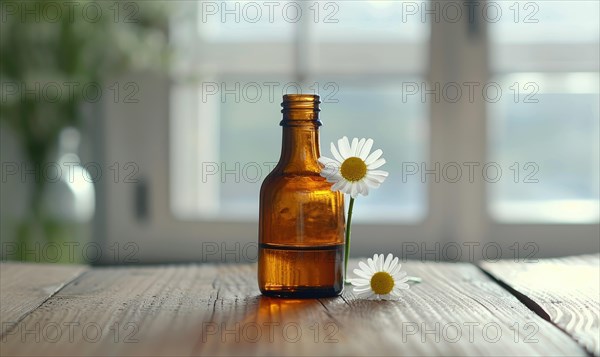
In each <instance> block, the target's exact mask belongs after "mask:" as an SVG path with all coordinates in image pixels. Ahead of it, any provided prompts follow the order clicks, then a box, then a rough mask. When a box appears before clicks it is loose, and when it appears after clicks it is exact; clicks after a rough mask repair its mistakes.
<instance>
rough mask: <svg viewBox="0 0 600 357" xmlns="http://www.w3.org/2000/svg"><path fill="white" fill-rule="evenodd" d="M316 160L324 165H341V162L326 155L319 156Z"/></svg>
mask: <svg viewBox="0 0 600 357" xmlns="http://www.w3.org/2000/svg"><path fill="white" fill-rule="evenodd" d="M318 161H319V162H320V163H321V164H323V166H325V167H339V166H340V165H341V163H339V162H337V161H336V160H334V159H330V158H328V157H327V156H321V157H320V158H319V159H318Z"/></svg>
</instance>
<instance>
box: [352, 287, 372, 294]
mask: <svg viewBox="0 0 600 357" xmlns="http://www.w3.org/2000/svg"><path fill="white" fill-rule="evenodd" d="M352 292H353V293H355V294H358V295H359V296H360V295H370V294H371V286H368V287H366V288H352Z"/></svg>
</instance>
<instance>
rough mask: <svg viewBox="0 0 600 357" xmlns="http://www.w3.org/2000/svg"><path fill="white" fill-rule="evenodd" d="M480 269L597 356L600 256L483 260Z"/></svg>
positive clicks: (599, 310)
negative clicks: (507, 287)
mask: <svg viewBox="0 0 600 357" xmlns="http://www.w3.org/2000/svg"><path fill="white" fill-rule="evenodd" d="M481 266H482V268H483V269H484V270H485V271H487V272H489V273H490V274H491V275H493V276H494V277H495V278H496V279H498V280H499V281H501V282H503V283H504V284H506V285H508V286H509V287H510V288H512V289H514V290H516V291H517V292H518V293H520V294H522V295H521V298H522V300H523V301H524V302H525V304H526V305H528V306H530V307H531V308H532V309H535V310H538V311H541V315H542V316H545V318H546V319H548V320H550V321H552V322H553V323H554V324H556V326H558V327H559V328H561V329H562V330H564V331H565V332H566V333H568V334H569V335H571V336H572V337H573V338H574V339H575V340H576V341H577V342H579V343H580V344H581V345H582V346H584V348H585V349H586V350H587V351H588V352H589V353H591V354H594V355H596V356H599V355H600V325H599V321H600V317H599V312H600V255H599V254H593V255H582V256H575V257H566V258H556V259H542V260H538V261H533V262H514V261H500V262H485V263H481Z"/></svg>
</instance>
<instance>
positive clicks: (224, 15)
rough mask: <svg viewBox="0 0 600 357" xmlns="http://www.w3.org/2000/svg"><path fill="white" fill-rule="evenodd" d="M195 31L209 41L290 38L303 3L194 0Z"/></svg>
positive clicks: (278, 39)
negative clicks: (196, 25) (196, 16)
mask: <svg viewBox="0 0 600 357" xmlns="http://www.w3.org/2000/svg"><path fill="white" fill-rule="evenodd" d="M197 4H198V8H197V11H198V33H199V35H200V37H201V38H202V39H204V40H206V41H209V42H227V41H231V42H239V41H248V42H266V41H290V40H291V39H292V35H293V31H294V24H295V23H297V22H298V21H300V20H302V16H303V11H302V10H303V7H304V6H303V5H302V4H301V3H300V2H295V1H266V2H260V1H259V2H256V1H251V0H234V1H198V3H197Z"/></svg>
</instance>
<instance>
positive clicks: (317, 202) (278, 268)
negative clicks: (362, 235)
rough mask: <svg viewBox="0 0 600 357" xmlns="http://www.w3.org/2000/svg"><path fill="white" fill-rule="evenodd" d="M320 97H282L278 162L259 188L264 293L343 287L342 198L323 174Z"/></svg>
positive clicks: (320, 292)
mask: <svg viewBox="0 0 600 357" xmlns="http://www.w3.org/2000/svg"><path fill="white" fill-rule="evenodd" d="M319 103H320V101H319V96H318V95H306V94H288V95H285V96H284V97H283V103H282V104H281V105H282V107H283V110H282V111H281V112H282V113H283V120H282V121H281V123H280V125H281V126H283V143H282V148H281V157H280V159H279V163H278V164H277V166H276V167H275V168H274V169H273V171H272V172H271V173H270V174H269V175H268V176H267V177H266V178H265V180H264V182H263V184H262V187H261V189H260V218H259V232H258V241H259V242H258V243H259V251H258V252H259V253H258V285H259V288H260V291H261V292H262V293H263V294H265V295H271V296H280V297H323V296H334V295H338V294H339V293H341V291H342V289H343V286H344V285H343V270H344V225H345V219H344V197H343V195H342V194H341V193H340V192H333V191H331V183H329V182H327V181H325V179H324V178H323V177H321V176H320V175H319V172H320V170H321V167H320V165H319V162H318V161H317V159H318V158H319V126H321V122H320V121H319V111H320V109H319Z"/></svg>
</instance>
